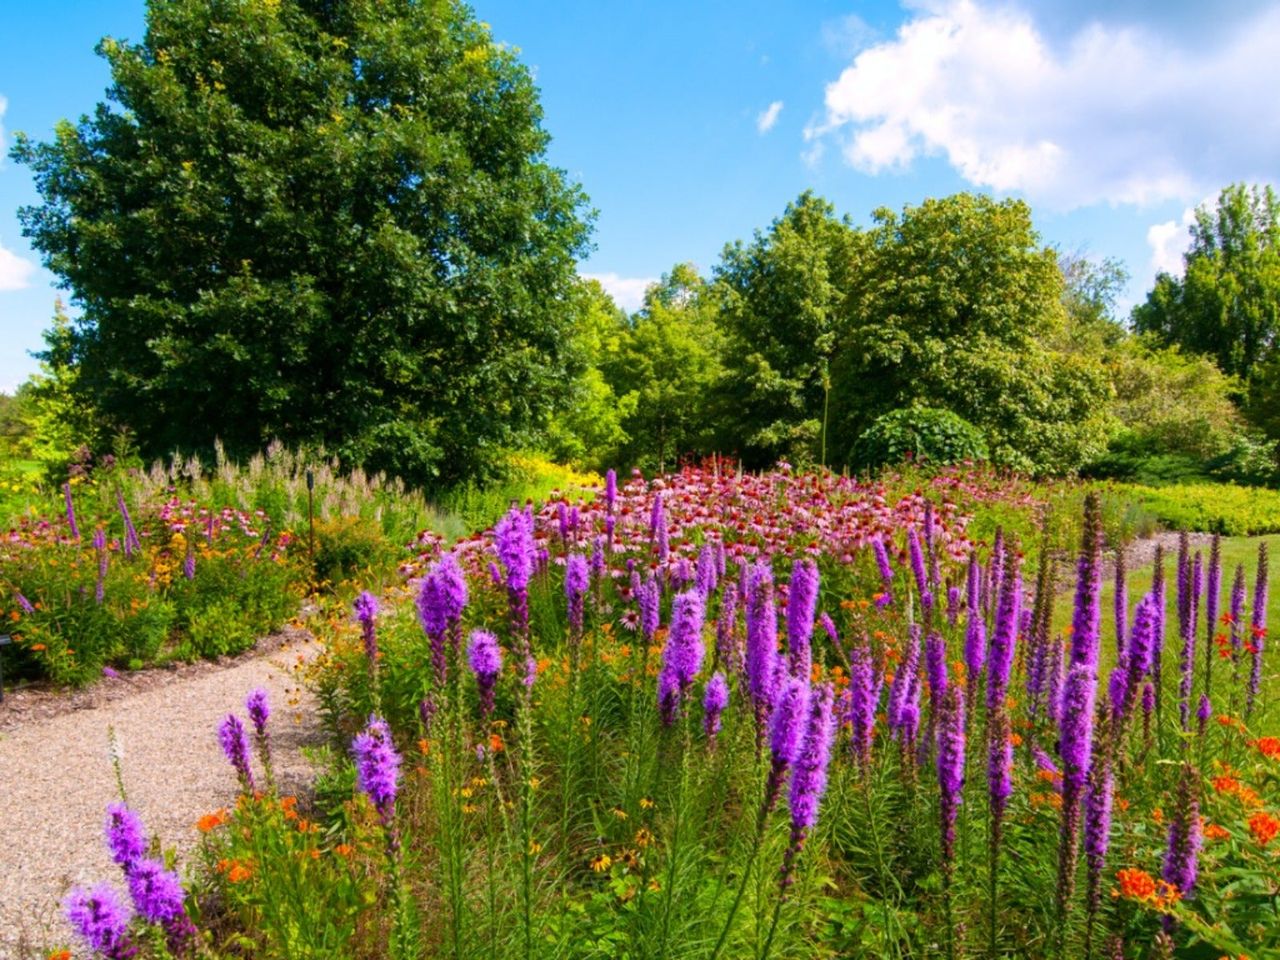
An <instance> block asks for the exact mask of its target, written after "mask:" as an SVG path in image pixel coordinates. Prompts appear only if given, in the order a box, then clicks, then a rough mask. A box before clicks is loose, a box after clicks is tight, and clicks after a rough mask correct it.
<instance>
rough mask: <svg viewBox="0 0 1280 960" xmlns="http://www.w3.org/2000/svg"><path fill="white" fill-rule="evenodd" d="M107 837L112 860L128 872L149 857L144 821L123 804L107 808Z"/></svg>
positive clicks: (115, 804) (114, 804)
mask: <svg viewBox="0 0 1280 960" xmlns="http://www.w3.org/2000/svg"><path fill="white" fill-rule="evenodd" d="M106 835H107V849H108V850H110V851H111V859H112V860H114V861H115V862H116V863H118V864H119V865H120V866H122V867H124V869H125V870H126V871H127V870H129V868H130V867H132V866H133V865H134V864H135V863H137V862H138V861H139V860H141V859H142V858H143V857H145V856H146V855H147V836H146V831H145V830H143V828H142V821H141V820H140V819H139V818H138V815H137V814H136V813H134V812H133V811H132V810H130V809H129V808H128V807H126V806H125V805H124V804H123V803H113V804H111V805H109V806H108V807H107V825H106Z"/></svg>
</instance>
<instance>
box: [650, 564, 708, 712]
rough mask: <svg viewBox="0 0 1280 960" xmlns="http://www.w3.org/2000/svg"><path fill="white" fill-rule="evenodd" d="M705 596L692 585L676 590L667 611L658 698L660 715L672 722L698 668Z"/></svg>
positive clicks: (704, 615) (701, 648)
mask: <svg viewBox="0 0 1280 960" xmlns="http://www.w3.org/2000/svg"><path fill="white" fill-rule="evenodd" d="M705 617H706V598H705V597H703V595H702V594H701V593H699V592H698V590H697V589H696V588H695V589H693V590H688V591H686V592H684V593H681V594H679V595H678V596H677V597H676V598H675V602H674V604H673V605H672V611H671V631H670V632H669V633H668V634H667V643H666V646H665V647H664V648H663V651H662V670H661V672H660V674H659V691H660V692H659V701H660V706H661V708H662V718H663V721H664V722H665V723H667V724H670V723H672V722H674V720H675V716H676V713H677V711H678V710H679V706H680V699H681V697H682V696H683V694H684V692H685V690H687V689H688V688H689V687H690V685H692V683H693V679H694V677H696V676H697V675H698V671H699V670H700V669H701V668H702V656H703V646H702V625H703V621H704V619H705Z"/></svg>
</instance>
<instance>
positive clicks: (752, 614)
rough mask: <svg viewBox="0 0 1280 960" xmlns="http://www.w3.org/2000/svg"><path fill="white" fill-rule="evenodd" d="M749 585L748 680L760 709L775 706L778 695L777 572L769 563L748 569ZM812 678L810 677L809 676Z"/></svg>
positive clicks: (747, 602)
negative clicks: (776, 695)
mask: <svg viewBox="0 0 1280 960" xmlns="http://www.w3.org/2000/svg"><path fill="white" fill-rule="evenodd" d="M745 583H746V586H747V598H746V620H747V653H746V670H747V683H748V688H749V690H750V693H751V699H752V701H754V703H755V704H756V706H757V708H758V710H761V711H767V710H769V709H771V708H772V706H773V703H774V697H775V694H776V682H775V679H776V677H775V674H776V670H775V663H776V661H777V651H778V617H777V613H776V612H775V610H774V606H773V571H772V569H771V568H770V566H769V564H768V562H767V561H766V562H762V563H758V564H756V565H754V566H752V567H750V568H748V570H747V573H746V576H745ZM805 679H806V680H807V679H808V678H807V677H806V678H805Z"/></svg>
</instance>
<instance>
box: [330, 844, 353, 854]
mask: <svg viewBox="0 0 1280 960" xmlns="http://www.w3.org/2000/svg"><path fill="white" fill-rule="evenodd" d="M333 852H334V853H336V854H337V855H338V856H340V857H349V856H351V855H352V854H353V853H355V852H356V848H355V847H353V846H351V844H349V843H340V844H338V845H337V846H336V847H334V848H333Z"/></svg>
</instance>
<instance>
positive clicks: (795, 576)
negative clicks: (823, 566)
mask: <svg viewBox="0 0 1280 960" xmlns="http://www.w3.org/2000/svg"><path fill="white" fill-rule="evenodd" d="M819 582H820V578H819V575H818V565H817V564H816V563H814V562H813V561H812V560H797V561H796V562H795V565H794V566H793V567H792V568H791V584H790V587H789V592H788V594H787V653H788V667H789V669H790V670H791V674H792V676H796V677H806V678H807V677H808V676H809V670H810V665H811V663H812V660H813V654H812V651H811V649H810V644H811V641H812V639H813V619H814V616H815V615H816V614H817V610H818V585H819Z"/></svg>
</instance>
